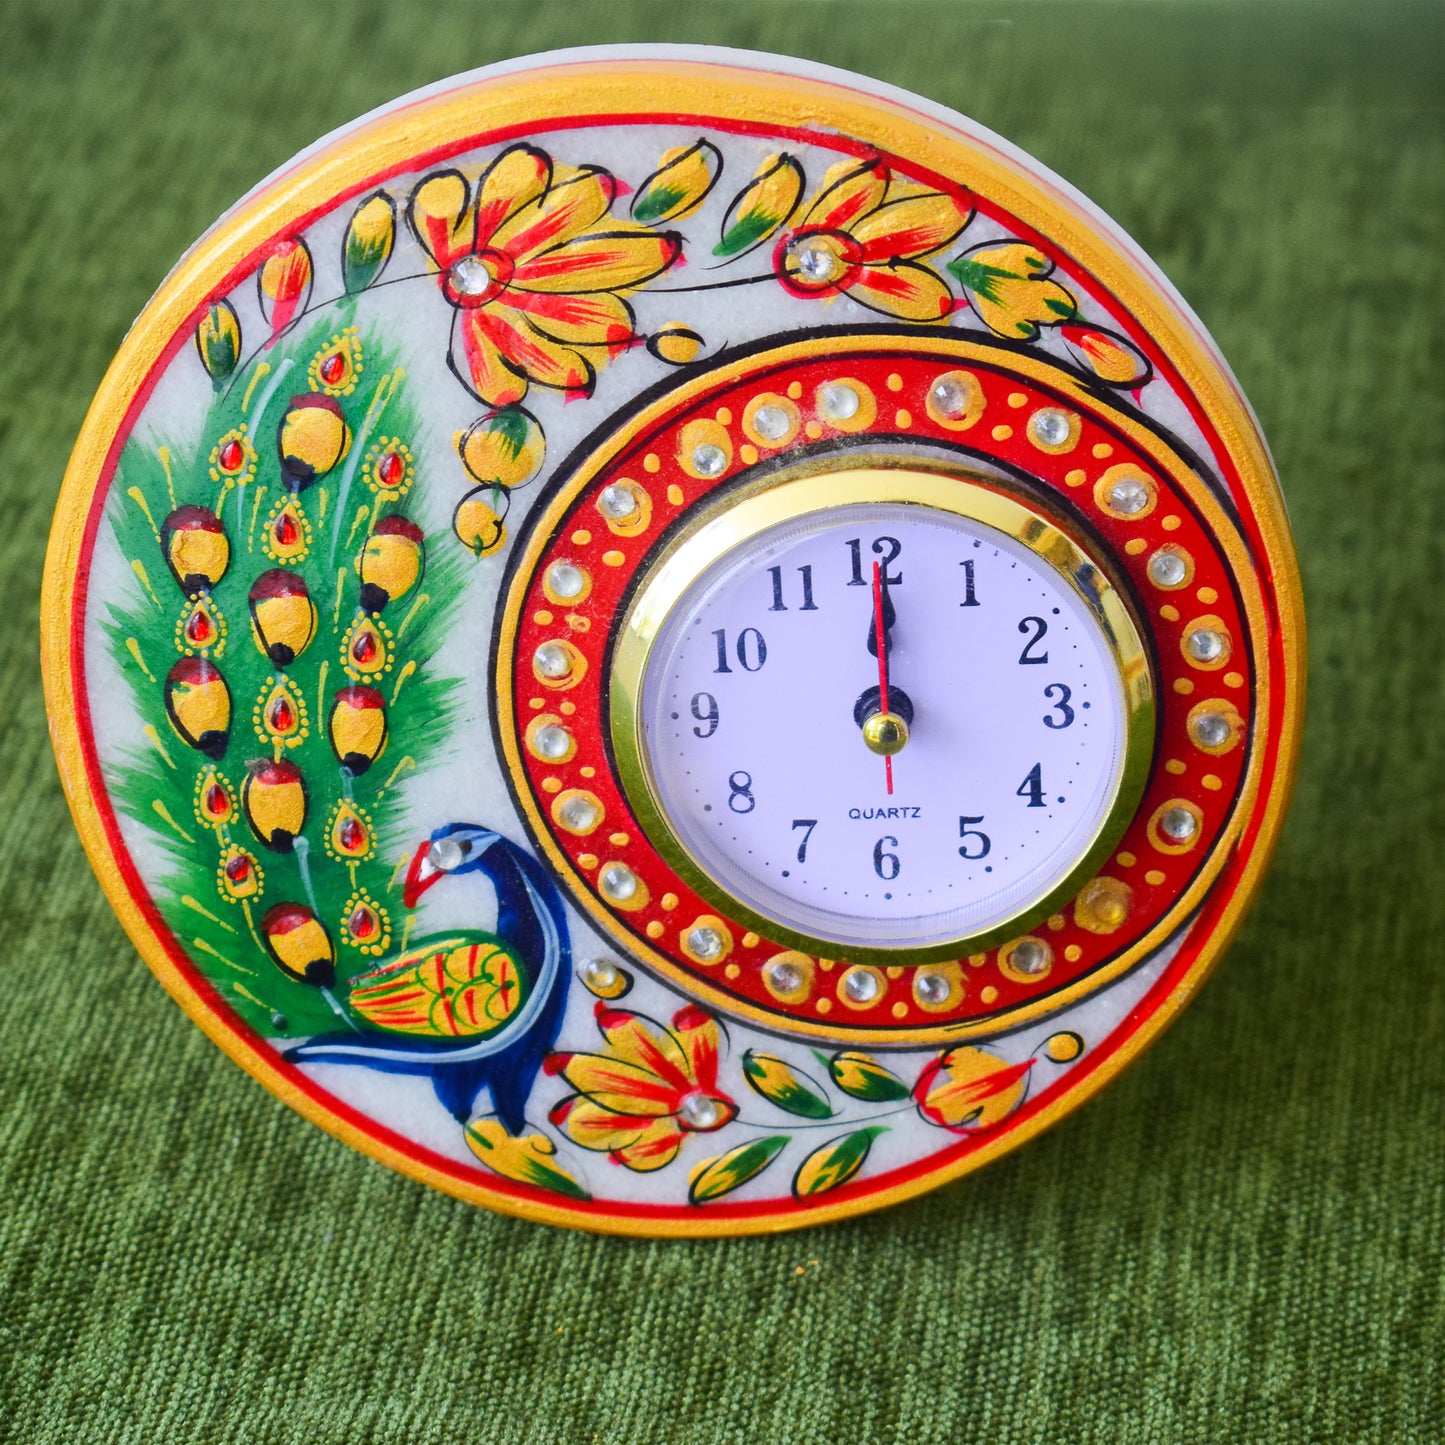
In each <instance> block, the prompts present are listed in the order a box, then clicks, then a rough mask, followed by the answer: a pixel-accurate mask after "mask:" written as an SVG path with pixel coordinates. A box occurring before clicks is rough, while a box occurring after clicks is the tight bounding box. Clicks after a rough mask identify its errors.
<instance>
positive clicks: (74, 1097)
mask: <svg viewBox="0 0 1445 1445" xmlns="http://www.w3.org/2000/svg"><path fill="white" fill-rule="evenodd" d="M642 39H652V40H661V39H666V40H695V41H711V42H716V43H720V44H731V45H738V46H751V47H756V48H759V49H775V50H780V51H792V52H794V53H798V54H802V55H807V56H811V57H815V58H817V59H820V60H825V61H830V62H832V63H834V64H838V65H843V66H848V67H851V68H854V69H857V70H861V71H865V72H872V73H875V74H877V75H878V76H880V77H881V78H884V79H887V80H889V81H892V82H895V83H897V84H899V85H904V86H908V87H910V88H912V89H915V90H917V91H920V92H922V93H923V94H925V95H929V96H932V97H933V98H935V99H937V100H940V101H943V102H946V103H948V104H950V105H953V106H955V107H957V108H959V109H960V110H963V111H965V112H967V113H968V114H970V115H973V116H975V117H977V118H978V119H979V120H981V121H983V122H984V123H986V124H988V125H990V126H992V127H994V128H995V129H997V130H999V131H1001V132H1002V133H1003V134H1005V135H1007V136H1009V137H1010V138H1011V139H1013V140H1015V141H1017V142H1018V143H1019V144H1020V145H1022V146H1024V147H1025V148H1026V149H1027V150H1029V151H1031V152H1032V153H1033V154H1034V155H1036V156H1038V157H1039V158H1040V159H1042V160H1043V161H1044V162H1046V163H1047V164H1049V165H1051V166H1053V167H1054V168H1055V169H1056V170H1058V171H1059V172H1060V173H1062V174H1063V175H1064V176H1066V177H1068V178H1069V179H1071V180H1072V181H1074V182H1075V183H1076V184H1077V185H1079V186H1080V187H1081V188H1082V189H1083V190H1084V191H1085V192H1086V193H1087V194H1088V195H1090V196H1091V197H1093V199H1094V200H1096V201H1097V202H1098V203H1099V204H1101V205H1102V206H1103V207H1104V208H1105V209H1106V210H1108V211H1109V212H1110V213H1112V214H1113V215H1114V216H1115V217H1116V218H1117V219H1118V220H1119V221H1120V222H1121V223H1122V224H1123V225H1124V226H1125V227H1126V228H1127V229H1128V230H1129V231H1130V232H1131V233H1132V234H1133V235H1134V236H1135V237H1137V238H1138V240H1139V241H1140V242H1141V243H1142V244H1143V245H1144V247H1145V248H1146V249H1147V250H1148V251H1149V252H1150V253H1152V254H1153V256H1154V257H1155V258H1156V259H1157V260H1158V261H1159V262H1160V264H1161V265H1162V266H1163V268H1164V270H1165V271H1166V272H1167V273H1168V274H1169V275H1170V276H1171V278H1172V279H1173V280H1174V281H1175V282H1176V284H1177V285H1178V286H1179V288H1180V289H1181V291H1182V292H1183V293H1184V295H1185V296H1186V297H1188V298H1189V300H1190V301H1191V303H1192V304H1193V305H1194V306H1195V307H1196V308H1197V310H1198V312H1199V314H1200V315H1201V316H1202V317H1203V319H1204V321H1205V323H1206V324H1207V325H1208V326H1209V327H1210V328H1211V329H1212V331H1213V333H1214V335H1215V337H1216V338H1217V339H1218V341H1219V343H1220V345H1221V346H1222V348H1223V349H1224V351H1225V353H1226V354H1227V355H1228V356H1229V358H1230V360H1231V362H1232V364H1233V366H1234V368H1235V370H1236V372H1237V374H1238V376H1239V378H1240V381H1241V382H1242V384H1243V386H1244V388H1245V390H1246V392H1247V393H1248V394H1249V396H1250V397H1251V399H1252V400H1253V402H1254V405H1255V406H1256V408H1257V409H1258V412H1259V416H1260V419H1261V421H1262V423H1263V426H1264V429H1265V432H1266V433H1267V435H1268V437H1269V439H1270V442H1271V444H1272V446H1273V448H1274V452H1275V456H1276V458H1277V461H1278V464H1279V469H1280V472H1281V473H1282V475H1283V478H1284V482H1285V486H1286V490H1287V492H1288V496H1289V501H1290V505H1291V508H1292V511H1293V516H1294V523H1295V526H1296V529H1297V539H1298V543H1299V548H1300V553H1301V557H1302V560H1303V566H1304V574H1305V582H1306V589H1307V595H1308V603H1309V607H1310V615H1311V624H1312V627H1311V632H1312V635H1311V654H1312V669H1313V674H1312V682H1311V703H1310V715H1309V726H1308V733H1307V739H1306V753H1305V760H1304V767H1303V773H1302V776H1301V779H1300V785H1299V790H1298V794H1297V798H1296V802H1295V806H1294V810H1293V814H1292V817H1291V820H1290V824H1289V828H1288V830H1287V833H1286V836H1285V839H1284V843H1283V846H1282V848H1281V850H1280V853H1279V856H1278V860H1277V862H1276V865H1275V868H1274V871H1273V873H1272V875H1271V877H1270V879H1269V882H1268V884H1267V886H1266V887H1265V889H1264V891H1263V894H1262V896H1261V898H1260V900H1259V903H1258V906H1257V908H1256V910H1255V913H1254V915H1253V917H1252V918H1251V920H1250V922H1249V924H1248V926H1247V927H1246V929H1245V931H1244V933H1243V935H1242V937H1241V938H1240V939H1239V941H1238V942H1237V944H1236V945H1235V947H1234V949H1233V950H1232V952H1231V954H1230V956H1229V957H1228V959H1227V961H1226V962H1225V964H1224V966H1223V967H1222V968H1221V970H1220V972H1219V973H1218V974H1217V976H1216V977H1215V979H1214V980H1213V981H1212V982H1211V984H1210V985H1209V986H1208V988H1207V989H1206V990H1205V991H1204V993H1203V994H1202V995H1201V997H1200V998H1199V1000H1198V1002H1197V1003H1196V1004H1195V1005H1194V1006H1193V1007H1192V1008H1191V1009H1190V1010H1189V1012H1188V1013H1187V1014H1186V1015H1185V1017H1184V1018H1183V1019H1182V1020H1181V1022H1180V1023H1179V1024H1178V1026H1177V1027H1176V1028H1175V1029H1174V1030H1173V1031H1172V1032H1171V1033H1170V1034H1169V1035H1168V1036H1167V1037H1166V1038H1165V1039H1164V1040H1163V1041H1162V1042H1161V1043H1160V1044H1159V1045H1158V1046H1157V1047H1156V1048H1155V1049H1154V1050H1153V1051H1152V1052H1151V1053H1150V1054H1149V1055H1148V1056H1147V1057H1146V1058H1145V1059H1144V1060H1143V1061H1142V1062H1141V1063H1140V1064H1139V1065H1138V1066H1137V1067H1136V1068H1134V1069H1133V1070H1132V1072H1130V1073H1129V1074H1128V1075H1127V1076H1126V1077H1125V1078H1124V1079H1123V1080H1122V1081H1120V1082H1119V1083H1118V1084H1117V1085H1115V1086H1114V1087H1113V1088H1112V1089H1111V1090H1109V1091H1108V1092H1107V1093H1106V1094H1104V1095H1103V1096H1101V1097H1100V1098H1099V1099H1097V1100H1096V1101H1094V1102H1093V1103H1091V1104H1090V1105H1089V1106H1088V1107H1087V1108H1086V1109H1085V1110H1084V1111H1082V1112H1081V1113H1080V1114H1078V1115H1076V1116H1075V1117H1073V1118H1072V1119H1070V1120H1069V1121H1067V1122H1066V1123H1065V1124H1064V1125H1062V1126H1061V1127H1059V1128H1057V1129H1056V1130H1054V1131H1053V1132H1052V1133H1051V1134H1049V1135H1047V1136H1045V1137H1044V1138H1043V1139H1041V1140H1039V1141H1037V1142H1035V1143H1034V1144H1032V1145H1030V1146H1029V1147H1027V1148H1026V1149H1024V1150H1022V1151H1020V1152H1018V1153H1015V1154H1013V1155H1011V1156H1010V1157H1008V1158H1007V1159H1006V1160H1004V1161H1003V1162H1001V1163H998V1164H995V1165H993V1166H992V1167H990V1168H988V1169H987V1170H985V1171H983V1172H981V1173H979V1174H976V1175H974V1176H972V1177H970V1178H968V1179H966V1180H964V1181H963V1182H961V1183H959V1184H956V1185H954V1186H952V1187H949V1188H946V1189H944V1190H942V1191H941V1192H938V1193H936V1194H934V1195H932V1196H930V1197H928V1198H925V1199H923V1200H921V1201H918V1202H915V1203H913V1204H910V1205H907V1206H904V1207H902V1208H898V1209H894V1210H891V1211H888V1212H885V1213H882V1214H878V1215H875V1216H872V1217H869V1218H865V1219H861V1220H858V1221H856V1222H854V1223H848V1224H843V1225H840V1226H836V1227H833V1228H830V1229H825V1230H820V1231H815V1232H812V1233H808V1234H803V1235H792V1236H785V1237H781V1238H775V1239H757V1240H743V1241H724V1242H717V1243H690V1244H666V1243H649V1242H630V1241H624V1240H619V1239H607V1238H594V1237H590V1236H585V1235H580V1234H565V1233H560V1232H556V1231H552V1230H548V1229H544V1228H541V1227H537V1226H531V1225H527V1224H524V1223H521V1222H519V1221H516V1220H510V1219H503V1218H499V1217H493V1216H491V1215H488V1214H486V1213H484V1212H482V1211H479V1210H475V1209H471V1208H468V1207H466V1206H464V1205H462V1204H459V1203H456V1202H454V1201H452V1200H451V1199H448V1198H445V1197H443V1196H442V1195H440V1194H435V1193H432V1192H430V1191H428V1190H427V1189H425V1188H423V1187H422V1186H420V1185H417V1184H414V1183H411V1182H410V1181H408V1180H406V1179H404V1178H401V1177H400V1176H397V1175H394V1174H391V1173H389V1172H388V1171H387V1170H385V1169H384V1168H382V1167H381V1166H380V1165H378V1164H374V1163H372V1162H371V1161H369V1160H367V1159H365V1158H363V1157H362V1156H361V1155H359V1154H354V1153H352V1152H351V1151H349V1150H347V1149H346V1148H344V1147H343V1146H342V1145H340V1144H339V1143H336V1142H334V1141H333V1140H331V1139H330V1138H329V1137H327V1136H326V1135H324V1134H323V1133H322V1132H321V1131H319V1130H317V1129H315V1128H314V1127H312V1126H311V1125H310V1124H307V1123H305V1122H303V1121H302V1120H301V1119H300V1118H298V1117H297V1116H295V1115H293V1114H292V1113H291V1112H290V1111H289V1110H287V1109H285V1108H284V1107H283V1106H282V1105H281V1104H279V1103H278V1102H277V1101H275V1100H274V1099H273V1098H271V1097H270V1096H269V1095H268V1094H266V1093H264V1092H263V1091H262V1090H261V1089H260V1088H258V1087H257V1086H256V1085H255V1084H254V1083H252V1082H251V1080H250V1079H248V1078H247V1077H246V1076H245V1075H244V1074H242V1073H241V1072H240V1071H239V1070H237V1069H236V1068H234V1067H233V1066H232V1065H231V1064H229V1063H227V1062H226V1061H225V1059H224V1058H223V1057H222V1055H221V1054H220V1053H219V1051H217V1050H216V1049H215V1047H214V1046H213V1045H212V1044H210V1043H209V1042H208V1041H207V1040H206V1039H205V1038H204V1037H203V1036H202V1035H201V1034H200V1033H199V1032H198V1031H197V1030H196V1029H195V1028H194V1027H193V1026H192V1025H191V1024H190V1023H188V1022H187V1021H186V1019H185V1018H184V1016H183V1015H182V1014H181V1012H180V1010H179V1009H177V1008H176V1007H175V1006H174V1005H173V1004H172V1003H171V1002H170V1001H169V1000H168V999H167V998H166V996H165V995H164V993H163V992H162V990H161V989H160V987H159V985H158V984H156V983H155V982H154V981H153V980H152V978H151V976H150V974H149V972H148V971H147V970H146V969H145V967H144V966H143V965H142V964H141V962H140V960H139V959H138V958H137V957H136V955H135V953H134V951H133V949H132V948H131V946H130V944H129V943H128V942H127V941H126V939H125V938H124V936H123V935H122V933H121V931H120V929H119V928H118V927H117V925H116V924H115V922H114V921H113V919H112V917H111V914H110V911H109V909H108V907H107V906H106V904H105V903H104V901H103V899H102V897H101V894H100V891H99V889H98V888H97V887H96V885H95V883H94V880H93V878H92V876H91V873H90V870H89V868H88V867H87V866H86V862H85V859H84V857H83V856H82V853H81V849H80V847H79V844H78V842H77V841H76V838H75V836H74V834H73V832H72V829H71V826H70V822H69V819H68V817H67V815H66V813H65V810H64V807H63V804H62V800H61V794H60V789H59V787H58V785H57V783H56V781H55V775H54V769H53V766H52V764H51V761H50V756H49V750H48V746H47V743H46V739H45V732H44V726H43V719H42V711H41V701H40V686H39V681H38V678H37V669H36V643H35V637H36V621H37V618H36V612H37V600H36V592H37V579H38V576H39V569H40V562H41V556H42V550H43V547H44V543H45V537H46V533H47V531H48V528H49V521H50V511H51V507H52V505H53V502H54V497H55V493H56V490H57V487H58V485H59V480H60V476H61V472H62V470H63V467H64V464H65V459H66V456H67V454H68V451H69V447H70V444H71V441H72V439H73V437H74V435H75V433H76V431H77V429H78V427H79V425H80V422H81V419H82V417H83V415H84V413H85V409H86V407H87V405H88V404H89V401H90V397H91V395H92V393H93V391H94V388H95V387H96V385H97V383H98V382H99V380H100V377H101V374H102V371H103V369H104V367H105V365H106V363H107V362H108V360H109V359H110V357H111V355H112V353H113V352H114V350H115V348H116V346H117V344H118V343H119V341H120V339H121V335H122V333H123V331H124V329H125V326H126V324H127V322H128V321H129V319H130V318H131V317H132V316H133V315H134V314H135V313H136V312H137V311H139V310H140V308H141V307H142V305H143V304H144V303H145V300H146V298H147V297H148V295H149V294H150V292H151V291H152V290H153V289H154V287H155V286H156V285H157V284H158V283H159V281H160V280H161V278H162V276H163V275H164V273H165V271H166V270H167V268H168V267H169V266H170V264H171V263H172V261H173V260H174V259H175V258H176V256H178V255H179V253H180V252H181V250H182V249H183V247H184V246H185V245H186V244H187V243H188V242H190V240H191V239H192V238H193V237H194V236H195V235H197V234H198V233H199V232H200V231H201V230H202V229H203V228H204V227H205V226H206V225H208V224H209V223H210V222H211V220H212V219H213V218H214V217H215V216H216V215H218V214H219V213H220V211H221V210H222V209H223V208H225V207H226V206H227V205H229V204H230V202H231V201H232V200H233V199H235V197H237V196H238V195H239V194H240V193H241V192H242V191H243V190H245V189H246V188H247V187H248V186H250V185H251V184H252V183H253V182H254V181H256V180H257V179H258V178H260V177H261V176H262V175H264V174H265V173H266V172H268V171H269V170H270V169H271V168H272V167H273V166H275V165H277V164H279V163H280V162H281V161H283V160H285V159H286V158H287V157H288V156H289V155H290V154H291V153H292V152H294V151H295V150H297V149H298V148H300V147H301V146H303V145H305V144H307V143H309V142H310V141H311V140H312V139H314V138H315V137H316V136H318V135H320V134H321V133H322V132H323V131H326V130H328V129H329V128H331V127H332V126H334V125H337V124H340V123H342V122H344V121H346V120H348V119H349V118H351V117H352V116H353V115H355V114H358V113H360V112H361V111H363V110H366V109H368V108H369V107H371V106H373V105H376V104H379V103H381V102H383V101H385V100H387V99H389V98H391V97H392V96H394V95H396V94H399V93H400V92H402V91H404V90H407V89H409V88H411V87H413V86H416V85H420V84H423V83H425V82H429V81H431V80H434V79H436V78H438V77H441V76H444V75H446V74H448V73H450V72H453V71H456V70H459V69H462V68H465V67H466V66H469V65H473V64H481V63H483V62H486V61H491V60H496V59H500V58H503V57H505V56H510V55H515V54H520V53H525V52H527V51H532V50H542V49H546V48H548V47H551V46H558V45H567V44H583V43H592V42H600V41H607V40H642ZM1442 109H1445V8H1442V6H1441V5H1439V4H1429V5H1412V4H1381V3H1376V4H1373V5H1357V4H1350V5H1336V4H1332V3H1319V4H1305V3H1256V4H1245V3H1182V0H1181V3H1172V4H1164V3H1104V0H1098V3H1096V0H1087V3H1053V0H1031V3H1021V4H1003V3H923V0H917V3H908V4H902V5H900V4H886V3H884V0H871V3H848V4H828V3H800V0H772V3H745V0H720V3H713V4H708V5H702V4H693V5H672V4H663V3H617V4H612V5H603V4H576V3H574V4H561V3H557V4H548V3H543V0H534V3H531V4H526V5H518V4H512V3H504V4H488V5H485V6H481V5H472V6H463V5H434V6H430V7H428V8H425V9H423V8H421V7H418V6H393V7H384V6H380V5H372V4H367V5H350V4H326V5H319V4H299V3H298V4H281V3H275V0H269V3H251V4H246V5H242V4H218V5H209V6H204V7H203V6H201V5H185V4H180V3H174V4H159V5H158V4H144V5H142V4H110V5H105V6H94V5H84V6H82V5H79V4H72V3H57V0H34V3H31V0H25V3H16V0H5V3H0V516H3V518H4V526H3V529H0V587H3V589H4V596H5V605H4V614H3V622H0V764H3V766H0V818H3V819H4V823H3V829H0V919H3V929H4V933H3V937H4V948H3V954H0V1439H3V1440H5V1441H7V1442H8V1441H25V1442H30V1441H65V1442H70V1441H92V1440H94V1441H104V1442H107V1445H120V1442H131V1441H141V1442H155V1441H173V1440H174V1441H227V1442H229V1441H245V1442H267V1445H270V1442H292V1441H295V1442H305V1445H324V1442H346V1445H359V1442H371V1441H388V1442H390V1441H405V1442H413V1441H415V1442H478V1441H486V1442H493V1441H495V1442H503V1441H518V1442H528V1445H533V1442H536V1445H553V1442H558V1445H570V1442H574V1441H575V1442H579V1445H617V1442H633V1441H639V1442H641V1441H648V1442H654V1441H655V1442H680V1445H691V1442H701V1445H711V1442H736V1441H763V1442H791V1441H825V1442H832V1441H867V1442H873V1441H895V1440H896V1441H904V1440H906V1441H910V1442H915V1441H916V1442H934V1441H945V1440H946V1441H949V1442H954V1441H974V1440H979V1441H1003V1442H1015V1441H1046V1442H1058V1441H1067V1442H1085V1441H1109V1442H1115V1441H1120V1442H1172V1441H1187V1442H1195V1441H1207V1442H1216V1441H1226V1442H1236V1441H1240V1442H1250V1445H1254V1442H1272V1441H1288V1442H1292V1445H1294V1442H1302V1441H1317V1440H1341V1441H1352V1442H1353V1441H1388V1442H1417V1441H1418V1442H1434V1441H1438V1440H1440V1439H1441V1438H1442V1437H1445V1366H1442V1356H1445V1302H1442V1238H1445V1051H1442V1042H1445V1001H1442V1000H1445V990H1442V984H1441V969H1442V964H1445V947H1442V943H1441V938H1442V932H1445V887H1442V875H1441V867H1442V865H1441V847H1442V843H1445V787H1442V781H1445V766H1442V765H1445V756H1442V754H1445V728H1442V726H1441V725H1440V719H1441V717H1442V715H1445V669H1442V666H1441V641H1440V639H1441V633H1442V625H1441V624H1442V618H1445V608H1442V583H1441V579H1442V575H1445V543H1442V538H1445V461H1442V458H1445V403H1442V389H1445V388H1442V378H1445V356H1442V334H1445V330H1442V297H1445V235H1442V217H1445V126H1442Z"/></svg>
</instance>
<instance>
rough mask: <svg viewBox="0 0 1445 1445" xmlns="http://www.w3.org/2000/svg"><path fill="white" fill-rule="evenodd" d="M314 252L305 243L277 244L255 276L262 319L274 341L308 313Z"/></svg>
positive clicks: (288, 242) (287, 242)
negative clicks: (299, 314)
mask: <svg viewBox="0 0 1445 1445" xmlns="http://www.w3.org/2000/svg"><path fill="white" fill-rule="evenodd" d="M311 281H312V266H311V252H310V251H308V250H307V249H306V243H305V242H304V241H297V240H289V241H278V242H277V243H276V245H275V246H274V247H273V248H272V251H271V254H270V255H269V256H268V257H267V258H266V260H265V263H264V264H263V265H262V267H261V269H260V271H258V272H257V273H256V295H257V298H258V299H259V301H260V303H261V315H262V316H264V317H265V318H266V321H267V324H268V325H269V326H270V327H271V341H272V342H273V343H274V342H275V340H276V338H277V337H278V336H279V335H280V334H281V333H282V332H283V331H284V330H285V329H286V328H287V327H288V326H289V325H290V324H291V323H292V322H293V321H294V320H295V319H296V317H297V314H298V313H299V312H302V311H304V310H305V309H306V302H307V300H308V298H309V297H310V295H311Z"/></svg>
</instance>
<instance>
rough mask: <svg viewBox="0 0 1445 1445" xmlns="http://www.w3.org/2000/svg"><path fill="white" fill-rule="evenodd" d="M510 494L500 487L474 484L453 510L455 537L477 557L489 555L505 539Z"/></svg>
mask: <svg viewBox="0 0 1445 1445" xmlns="http://www.w3.org/2000/svg"><path fill="white" fill-rule="evenodd" d="M510 502H511V495H510V493H508V492H507V491H506V490H505V489H504V488H502V487H473V488H472V490H471V491H470V492H468V493H467V494H466V496H464V497H463V498H462V499H461V501H460V502H458V503H457V509H456V511H455V512H453V513H452V531H453V532H455V533H456V534H457V540H458V541H459V542H460V543H461V544H462V545H463V546H464V547H466V548H468V549H469V550H470V551H472V552H474V553H475V554H476V555H477V556H478V557H486V556H490V554H491V553H493V552H495V551H497V550H498V549H499V548H500V547H501V545H502V543H503V542H505V541H506V540H507V528H506V525H505V523H504V521H503V519H504V518H505V517H506V515H507V508H508V506H509V505H510Z"/></svg>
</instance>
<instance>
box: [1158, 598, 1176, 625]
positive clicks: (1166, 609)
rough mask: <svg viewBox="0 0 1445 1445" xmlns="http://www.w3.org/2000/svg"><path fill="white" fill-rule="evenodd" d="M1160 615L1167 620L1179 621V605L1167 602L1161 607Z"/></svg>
mask: <svg viewBox="0 0 1445 1445" xmlns="http://www.w3.org/2000/svg"><path fill="white" fill-rule="evenodd" d="M1159 615H1160V616H1161V617H1162V618H1163V619H1164V620H1165V621H1166V622H1178V621H1179V609H1178V608H1177V607H1175V606H1174V605H1173V604H1172V603H1169V602H1166V603H1165V604H1164V605H1163V606H1162V607H1161V608H1160V609H1159Z"/></svg>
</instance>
